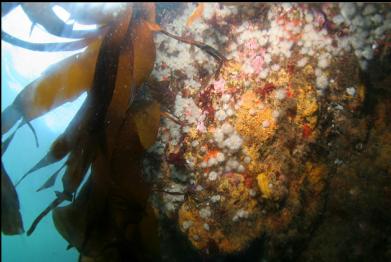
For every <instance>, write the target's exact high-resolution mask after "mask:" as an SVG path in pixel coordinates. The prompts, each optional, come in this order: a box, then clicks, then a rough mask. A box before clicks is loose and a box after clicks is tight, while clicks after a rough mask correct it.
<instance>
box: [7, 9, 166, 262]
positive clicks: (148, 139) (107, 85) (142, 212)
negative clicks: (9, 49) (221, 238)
mask: <svg viewBox="0 0 391 262" xmlns="http://www.w3.org/2000/svg"><path fill="white" fill-rule="evenodd" d="M2 5H4V6H5V7H7V8H6V10H5V11H4V12H2V15H5V14H7V13H8V12H9V11H10V10H12V8H14V7H15V6H16V5H8V4H2ZM51 7H52V6H51V4H46V3H45V4H22V8H23V10H24V11H25V13H26V14H27V15H28V16H29V18H30V19H31V20H32V21H33V25H34V24H40V25H41V26H42V27H44V28H45V29H46V30H47V31H48V32H50V33H52V34H54V35H58V36H62V37H71V38H82V39H81V40H77V41H76V43H78V44H76V45H75V44H74V43H75V42H71V43H49V44H34V43H28V42H25V41H22V40H20V39H17V38H15V37H12V36H9V35H8V34H7V33H5V32H2V39H3V40H5V41H8V42H10V43H11V44H14V45H17V46H21V47H24V48H28V49H31V50H40V51H62V50H72V49H73V48H74V49H80V48H81V47H84V46H87V50H86V51H85V52H83V53H81V54H78V55H75V56H72V57H70V58H67V59H65V60H63V61H61V62H60V63H58V64H55V65H53V66H51V67H49V68H48V69H47V70H46V71H45V72H44V74H43V75H42V76H41V77H40V78H38V79H37V80H35V81H34V82H32V83H31V84H29V85H28V86H27V87H25V88H24V89H23V91H22V92H21V93H20V94H19V95H18V96H17V97H16V99H15V100H14V102H13V103H12V104H11V105H10V106H9V107H8V108H6V109H5V110H4V111H3V112H2V135H5V134H6V133H7V132H8V131H9V130H10V129H11V128H12V127H13V126H15V125H16V124H17V123H18V122H19V121H20V120H22V123H21V124H20V125H19V126H18V128H19V127H21V126H22V125H23V124H24V123H28V124H30V121H31V120H33V119H35V118H37V117H39V116H41V115H43V114H45V113H46V112H48V111H50V110H52V109H54V108H56V107H58V106H60V105H62V104H63V103H65V102H68V101H72V100H74V99H75V98H77V97H78V96H79V95H80V94H81V93H82V92H84V91H87V99H86V100H85V102H84V103H83V105H82V106H81V108H80V109H79V110H78V112H77V114H76V116H75V117H74V119H72V121H71V123H70V124H69V126H68V127H67V128H66V130H65V131H64V133H63V134H62V135H60V136H59V137H58V138H57V139H56V140H55V142H54V143H53V144H52V146H51V148H50V150H49V152H48V153H47V155H46V156H45V157H44V158H43V159H42V160H41V161H39V162H38V164H37V165H36V166H34V167H33V168H32V169H31V170H30V171H29V172H27V173H26V174H25V175H24V176H23V177H22V179H21V180H20V181H22V180H23V179H24V178H25V177H27V176H28V175H30V174H32V173H33V172H34V171H36V170H38V169H40V168H42V167H45V166H47V165H50V164H52V163H55V162H57V161H59V160H61V159H63V158H64V157H67V160H66V163H65V167H64V169H65V174H64V175H63V176H62V182H63V187H64V188H63V191H62V192H56V195H57V197H56V199H55V200H54V201H53V202H52V203H51V204H50V205H49V206H48V207H47V208H46V209H45V210H44V211H43V212H42V213H41V214H40V215H39V216H38V217H37V219H36V220H35V221H34V222H33V224H32V226H31V227H30V229H29V230H28V231H27V234H31V233H32V232H33V231H34V229H35V227H36V226H37V225H38V223H39V221H40V220H41V219H42V218H43V217H44V216H45V215H46V214H47V213H49V212H50V211H51V210H53V209H54V213H53V219H54V222H55V225H56V227H57V228H58V230H59V232H60V233H61V234H62V236H63V237H64V238H65V239H66V240H67V241H68V242H69V243H70V245H71V246H74V247H76V248H77V249H78V251H79V252H80V253H81V254H82V255H83V256H84V255H85V256H92V257H96V258H97V257H102V256H103V257H104V255H105V254H106V253H107V252H106V251H107V250H109V254H110V256H112V255H113V253H115V254H116V255H113V257H116V256H117V257H129V256H134V257H135V258H139V259H142V258H141V257H142V256H143V255H142V254H143V253H142V252H141V250H144V249H147V250H155V252H154V253H151V252H149V254H155V255H156V254H157V251H156V250H157V249H156V245H155V247H151V246H150V243H154V244H156V243H157V241H152V240H151V241H137V240H134V239H135V238H136V237H138V238H141V239H142V240H144V239H151V238H155V239H156V238H157V233H156V231H155V232H151V230H149V232H148V231H145V230H144V229H143V228H145V223H148V224H151V225H153V223H155V224H156V222H155V220H154V218H153V212H152V210H151V209H149V208H147V202H146V200H147V197H148V190H149V186H148V185H147V184H146V183H145V182H144V181H143V179H141V176H140V175H141V174H140V171H139V170H140V169H139V165H140V159H141V157H142V153H143V151H144V150H145V148H147V147H148V146H150V145H151V144H152V143H153V141H154V136H156V133H157V129H158V126H159V119H160V107H159V104H158V103H156V102H154V101H150V102H148V103H144V104H142V105H139V106H138V107H137V108H135V107H134V106H133V107H131V105H132V100H133V95H134V93H135V89H136V88H138V87H139V86H140V85H141V83H142V82H144V81H145V79H146V78H147V77H148V75H149V73H150V72H151V70H152V68H153V64H154V60H155V46H154V42H153V38H152V32H151V31H150V30H149V28H148V27H147V26H146V24H145V23H146V22H148V21H149V22H154V20H155V7H154V4H143V3H140V4H126V5H125V6H124V7H123V9H121V11H120V12H118V13H117V16H110V15H107V17H102V15H100V16H93V15H91V16H89V17H84V18H80V19H81V20H82V19H84V20H88V21H89V22H94V23H95V24H99V25H100V27H99V28H98V30H94V31H87V32H86V31H84V32H83V34H82V33H81V32H77V31H74V30H73V29H72V28H70V27H69V26H68V25H67V24H65V23H64V22H62V21H60V20H58V18H57V17H56V16H55V15H54V13H53V11H52V9H51ZM64 8H70V9H71V5H70V4H64ZM44 9H45V10H46V9H47V11H48V12H49V15H46V13H45V15H42V14H43V13H42V12H43V10H44ZM94 17H95V18H96V19H95V20H94ZM73 19H75V20H76V21H77V15H74V17H73ZM102 23H103V24H102ZM30 125H31V124H30ZM139 130H141V132H139ZM15 132H16V131H15ZM13 135H14V133H12V134H11V135H10V136H9V137H8V139H7V140H6V141H5V142H4V143H3V152H5V150H6V146H8V144H9V143H10V142H11V140H12V138H13ZM90 167H91V174H90V176H89V178H88V180H87V182H86V183H85V184H84V186H83V188H82V189H81V191H80V193H79V194H76V192H77V191H78V189H79V187H80V185H81V182H82V181H83V179H84V177H85V176H86V175H87V174H88V172H87V171H88V169H89V168H90ZM59 174H60V170H59V171H57V172H56V173H55V174H53V175H52V176H51V177H50V178H49V179H48V181H47V182H46V183H44V184H43V186H42V187H41V188H40V189H39V190H42V189H45V188H49V187H50V186H52V185H53V184H54V182H55V179H56V177H57V176H58V175H59ZM20 181H19V182H20ZM19 182H18V183H19ZM72 199H73V203H72V204H70V205H68V206H65V207H61V208H58V207H57V206H58V205H59V204H60V203H62V202H64V201H72ZM2 204H3V206H4V207H5V208H3V212H2V222H3V224H2V225H3V227H2V232H3V233H4V234H19V233H21V232H22V231H23V225H22V220H21V217H20V214H19V210H18V209H19V203H18V200H17V195H16V191H15V188H14V187H13V185H12V183H11V180H10V179H9V177H8V176H7V174H6V173H5V170H4V168H2ZM74 214H77V216H76V217H75V216H74ZM97 218H101V219H97ZM75 219H76V220H77V221H75ZM5 222H7V223H5ZM102 223H103V224H102ZM102 225H105V227H102ZM152 228H153V227H152ZM154 228H156V227H154ZM152 231H153V230H152ZM112 239H116V241H115V243H114V244H113V243H111V241H112ZM126 242H132V243H133V242H134V244H136V246H138V247H142V248H141V249H140V248H134V249H133V250H132V251H134V252H129V250H127V249H124V248H120V247H123V246H124V244H123V243H126ZM118 243H119V244H118ZM144 245H145V246H144ZM104 260H106V261H107V259H104ZM113 260H114V259H113Z"/></svg>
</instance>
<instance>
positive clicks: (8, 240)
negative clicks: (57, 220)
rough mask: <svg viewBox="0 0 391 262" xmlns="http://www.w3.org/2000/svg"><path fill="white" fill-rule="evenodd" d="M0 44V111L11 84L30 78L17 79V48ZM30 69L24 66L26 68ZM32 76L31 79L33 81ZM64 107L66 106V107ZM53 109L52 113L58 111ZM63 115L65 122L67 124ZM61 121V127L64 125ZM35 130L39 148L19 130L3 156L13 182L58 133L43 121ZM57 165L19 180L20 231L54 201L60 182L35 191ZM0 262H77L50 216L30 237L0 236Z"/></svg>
mask: <svg viewBox="0 0 391 262" xmlns="http://www.w3.org/2000/svg"><path fill="white" fill-rule="evenodd" d="M6 45H7V44H4V43H3V42H2V59H1V64H2V67H1V68H2V70H1V79H2V83H1V84H2V87H1V110H2V111H3V110H4V109H5V108H6V107H7V106H8V105H10V104H11V102H12V101H13V100H14V98H15V97H16V95H17V93H18V91H17V90H16V89H15V88H13V87H15V85H19V86H21V87H23V86H25V85H26V84H28V83H29V82H30V81H31V80H32V79H27V78H25V77H23V76H21V75H20V74H19V73H18V72H17V71H16V70H15V68H14V67H13V66H12V55H14V54H15V52H16V53H17V51H18V50H17V48H15V49H12V48H8V47H7V46H6ZM29 66H31V64H27V65H26V67H29ZM35 77H36V76H31V78H35ZM80 102H81V101H80V100H77V101H76V102H74V108H75V109H77V107H78V106H80ZM69 106H70V105H67V106H66V107H69ZM58 110H60V111H61V110H62V109H57V110H55V111H57V112H58ZM53 113H54V114H55V113H56V112H53ZM69 117H71V116H67V117H66V119H65V122H67V121H68V122H69ZM65 122H64V126H65V124H66V123H65ZM32 125H33V126H34V128H35V130H36V131H37V135H38V140H39V148H37V147H36V146H35V141H34V137H33V134H32V132H31V130H29V128H27V127H26V126H25V127H22V128H20V130H18V132H17V133H16V135H15V137H14V140H13V142H12V143H11V145H10V146H9V148H8V150H7V152H6V153H5V154H4V157H3V163H4V166H5V168H6V170H7V171H8V174H9V175H10V177H11V179H12V181H13V182H14V183H15V182H16V181H17V180H18V179H19V178H20V177H21V176H22V175H23V174H24V173H25V172H26V171H27V170H28V169H30V168H31V167H32V166H33V165H34V164H35V163H36V162H37V161H39V160H40V159H41V158H42V157H43V156H44V155H45V154H46V153H47V151H48V149H49V146H50V144H51V143H52V142H53V141H54V139H55V138H56V137H57V136H58V135H59V134H60V133H61V130H60V129H58V130H56V129H49V128H48V126H47V122H45V119H44V118H39V119H37V120H35V121H33V122H32ZM60 165H61V163H58V164H55V165H52V166H50V167H48V168H44V169H42V170H40V171H38V172H35V173H33V174H32V175H31V177H28V178H27V179H26V180H25V181H23V182H22V183H21V184H20V185H19V186H18V187H17V188H16V190H17V193H18V195H19V202H20V205H21V210H20V211H21V214H22V218H23V223H24V228H25V230H27V229H28V228H29V226H30V225H31V223H32V222H33V220H34V219H35V217H36V216H37V215H39V213H40V212H42V210H43V209H45V208H46V206H47V205H48V204H49V203H50V202H51V201H53V199H54V198H55V194H54V191H55V190H61V181H57V183H56V185H55V186H54V187H53V188H51V189H48V190H46V191H41V192H38V193H37V192H36V190H37V188H39V187H40V186H41V185H42V183H43V182H44V181H45V180H46V179H47V177H48V176H49V175H50V174H51V173H52V172H54V171H55V170H56V169H57V168H58V167H59V166H60ZM1 240H2V241H1V245H2V246H1V250H2V252H1V260H2V261H14V262H17V261H58V262H62V261H64V262H65V261H67V262H68V261H77V257H78V253H77V252H76V251H75V249H70V250H68V251H66V247H67V242H66V241H65V240H64V239H63V238H62V237H61V235H60V234H58V232H57V231H56V230H55V227H54V224H53V221H52V217H51V214H49V215H48V216H46V217H45V218H44V219H43V220H42V221H41V223H40V224H39V225H38V227H37V229H36V230H35V232H34V233H33V234H32V235H31V236H27V235H26V234H22V235H17V236H4V235H2V236H1Z"/></svg>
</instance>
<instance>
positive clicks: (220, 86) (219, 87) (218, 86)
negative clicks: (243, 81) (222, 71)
mask: <svg viewBox="0 0 391 262" xmlns="http://www.w3.org/2000/svg"><path fill="white" fill-rule="evenodd" d="M213 86H214V90H215V92H216V93H223V92H224V87H225V80H224V79H223V78H220V79H219V80H218V81H215V82H214V83H213Z"/></svg>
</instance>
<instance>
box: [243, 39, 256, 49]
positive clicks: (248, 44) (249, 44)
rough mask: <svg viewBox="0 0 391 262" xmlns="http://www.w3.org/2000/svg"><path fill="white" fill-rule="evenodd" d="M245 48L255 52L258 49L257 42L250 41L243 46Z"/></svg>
mask: <svg viewBox="0 0 391 262" xmlns="http://www.w3.org/2000/svg"><path fill="white" fill-rule="evenodd" d="M245 47H246V48H247V49H250V50H255V49H257V48H258V42H257V40H255V39H251V40H250V41H248V42H247V43H246V44H245Z"/></svg>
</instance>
